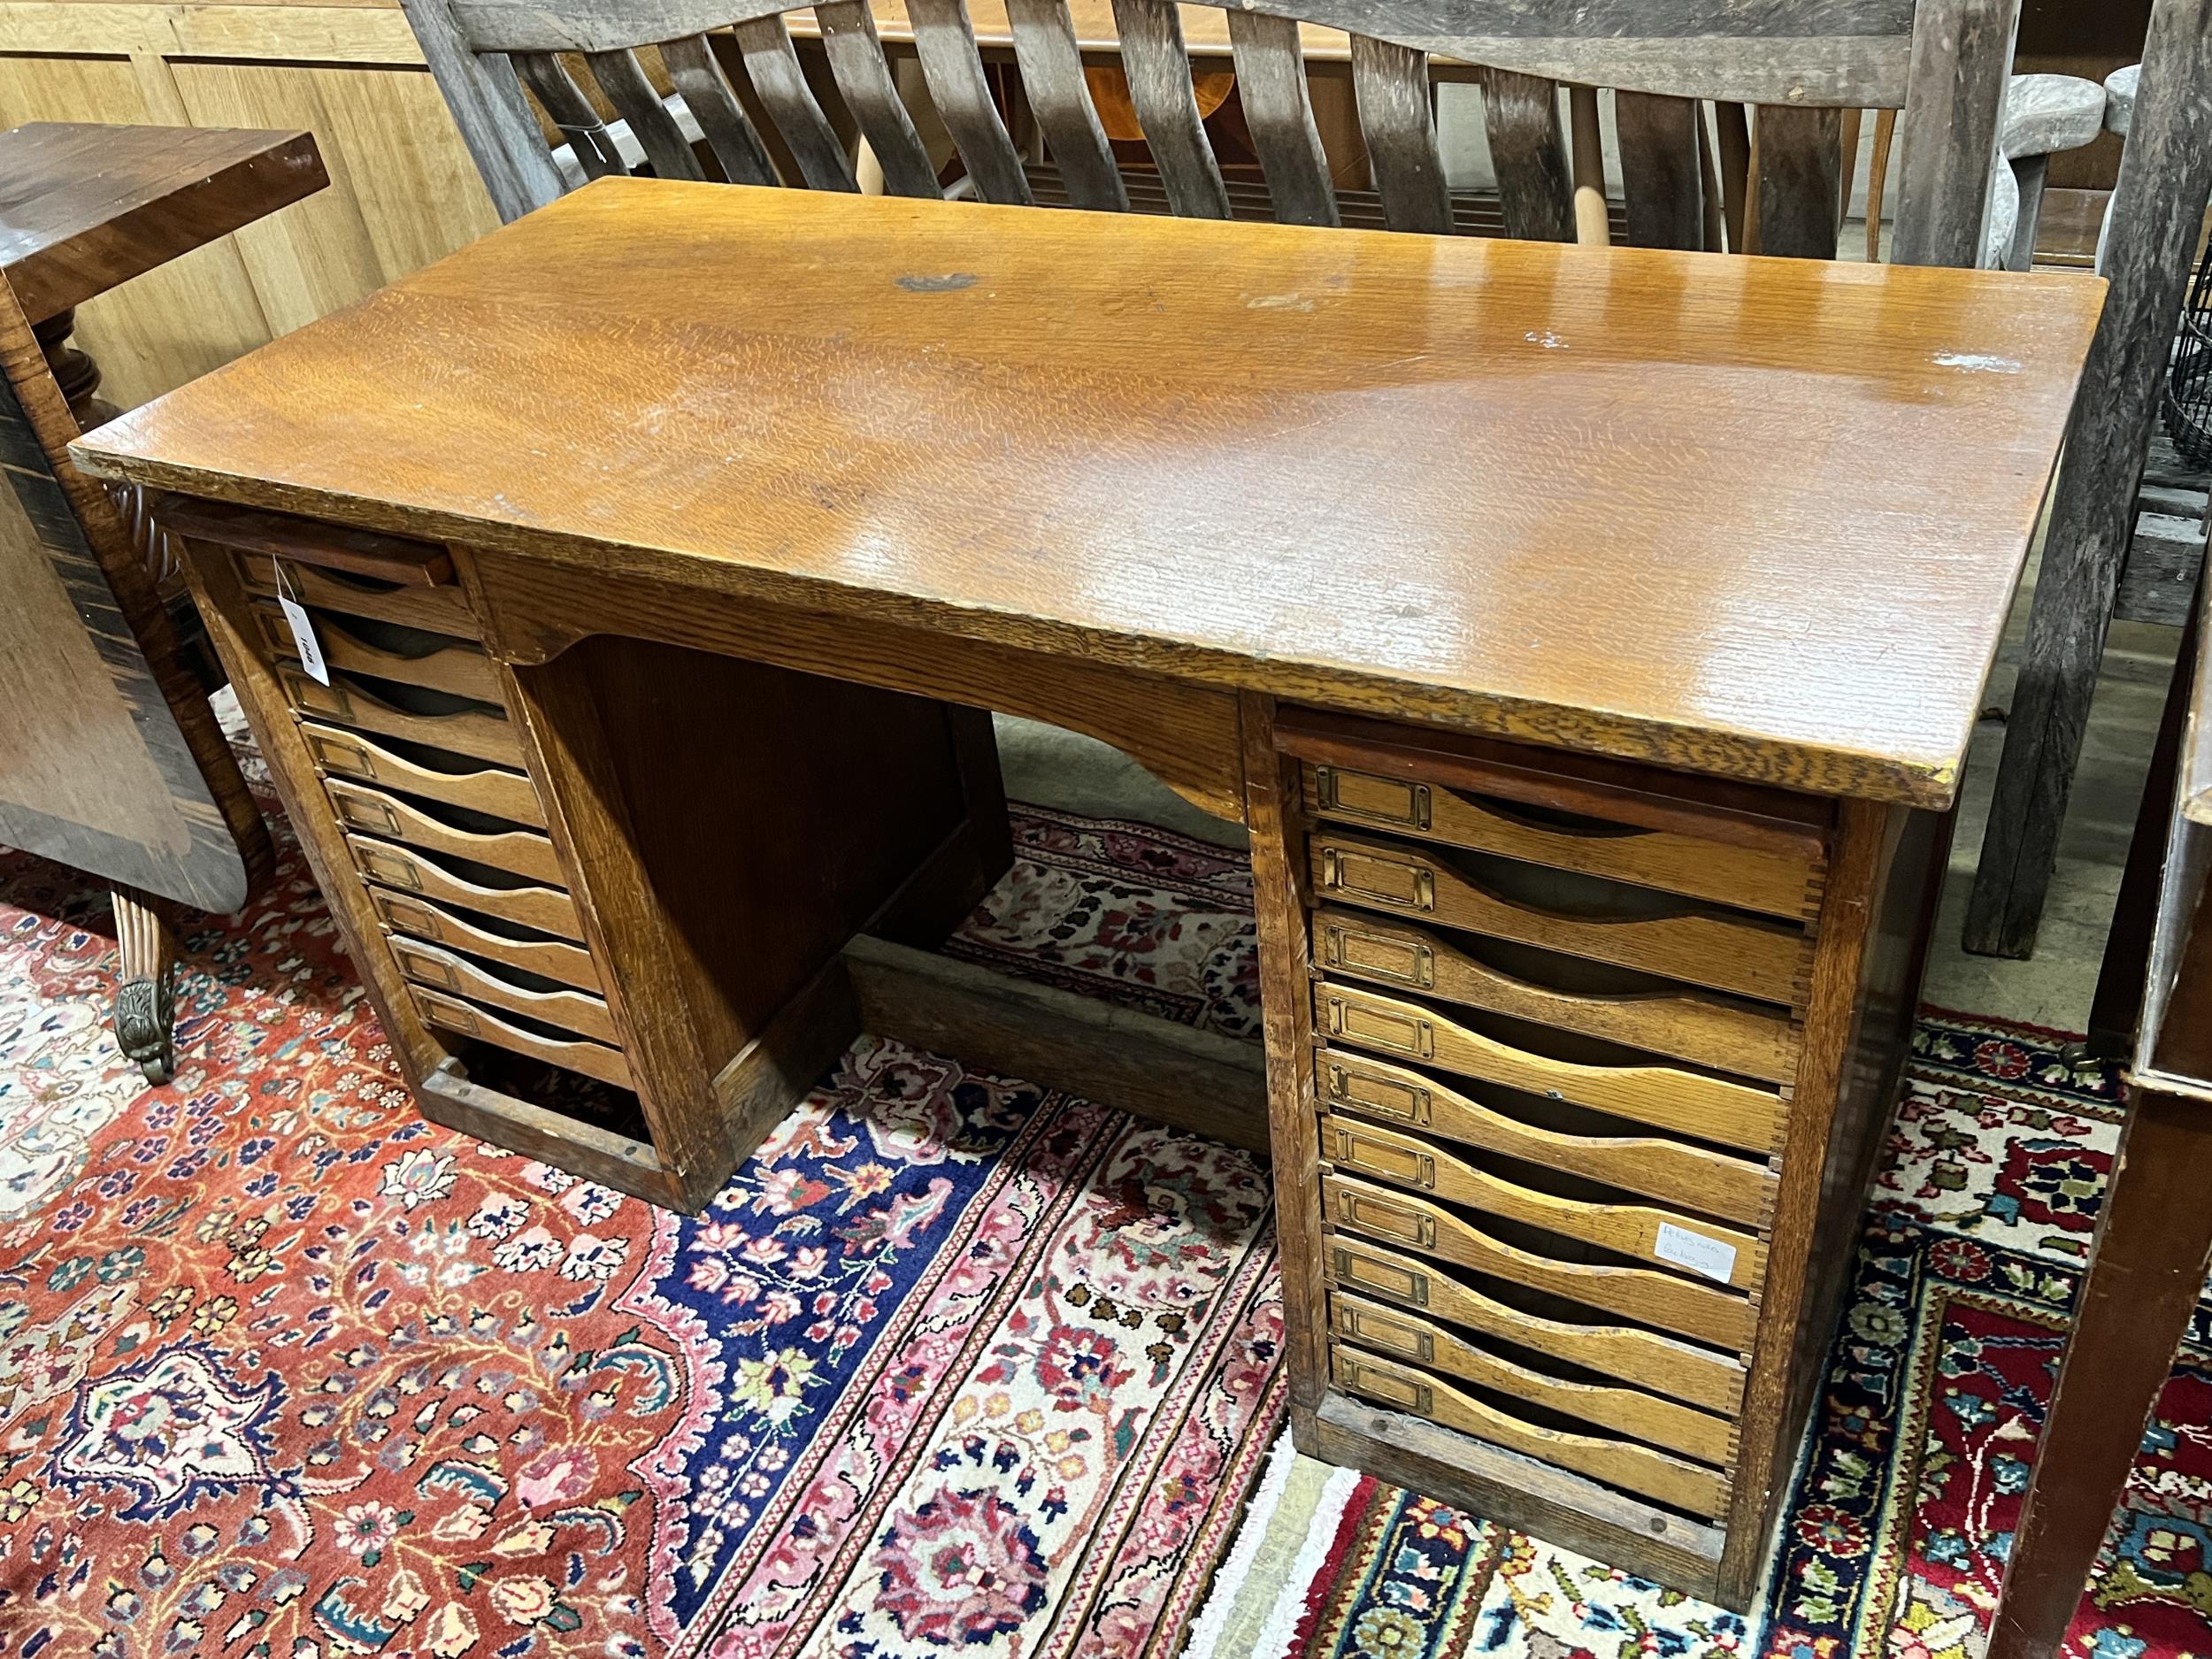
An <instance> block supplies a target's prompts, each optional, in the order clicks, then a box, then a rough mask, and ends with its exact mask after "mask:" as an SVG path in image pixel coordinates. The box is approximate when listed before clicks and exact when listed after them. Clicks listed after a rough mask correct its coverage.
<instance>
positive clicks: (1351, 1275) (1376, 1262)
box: [1334, 1245, 1429, 1308]
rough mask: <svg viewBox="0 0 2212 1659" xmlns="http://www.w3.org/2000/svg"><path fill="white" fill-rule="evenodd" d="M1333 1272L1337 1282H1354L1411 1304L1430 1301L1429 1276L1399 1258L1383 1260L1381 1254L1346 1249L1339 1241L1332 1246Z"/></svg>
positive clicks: (1419, 1306)
mask: <svg viewBox="0 0 2212 1659" xmlns="http://www.w3.org/2000/svg"><path fill="white" fill-rule="evenodd" d="M1334 1254H1335V1256H1336V1276H1337V1279H1338V1280H1339V1281H1340V1283H1343V1284H1347V1285H1356V1286H1358V1287H1359V1288H1360V1289H1362V1290H1365V1291H1371V1292H1373V1293H1374V1294H1376V1295H1378V1296H1388V1297H1389V1298H1390V1299H1391V1300H1392V1301H1394V1302H1410V1303H1411V1304H1412V1305H1413V1306H1414V1307H1417V1308H1425V1307H1427V1306H1428V1305H1429V1276H1428V1275H1427V1274H1426V1273H1425V1272H1423V1271H1421V1270H1420V1269H1419V1268H1417V1267H1414V1266H1412V1265H1410V1264H1409V1263H1402V1262H1386V1261H1385V1260H1383V1259H1382V1258H1381V1257H1380V1256H1369V1255H1367V1254H1365V1253H1364V1252H1356V1251H1353V1250H1349V1249H1347V1248H1345V1247H1344V1246H1343V1245H1338V1246H1337V1247H1336V1249H1335V1252H1334Z"/></svg>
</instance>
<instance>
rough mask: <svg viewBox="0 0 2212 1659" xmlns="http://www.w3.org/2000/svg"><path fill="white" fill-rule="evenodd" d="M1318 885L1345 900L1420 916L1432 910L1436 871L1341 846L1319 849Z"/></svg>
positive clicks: (1434, 901) (1433, 907) (1434, 899)
mask: <svg viewBox="0 0 2212 1659" xmlns="http://www.w3.org/2000/svg"><path fill="white" fill-rule="evenodd" d="M1321 885H1322V887H1323V888H1324V889H1325V890H1326V891H1328V892H1331V893H1340V894H1342V895H1345V896H1346V897H1347V898H1355V899H1365V900H1367V901H1368V902H1371V903H1374V904H1386V905H1388V906H1390V907H1391V908H1392V909H1393V910H1415V911H1418V912H1420V913H1421V914H1423V915H1426V914H1427V913H1428V912H1430V911H1432V910H1435V909H1436V872H1434V871H1433V870H1430V869H1427V868H1425V867H1424V866H1423V865H1420V864H1407V863H1405V862H1403V861H1402V860H1400V859H1396V858H1379V857H1378V856H1375V855H1374V854H1373V853H1369V852H1353V851H1351V850H1349V849H1346V848H1341V847H1324V848H1323V849H1321Z"/></svg>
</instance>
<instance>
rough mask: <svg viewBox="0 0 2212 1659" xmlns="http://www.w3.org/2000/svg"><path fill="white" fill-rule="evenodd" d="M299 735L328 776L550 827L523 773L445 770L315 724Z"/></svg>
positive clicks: (462, 759) (302, 724) (466, 761)
mask: <svg viewBox="0 0 2212 1659" xmlns="http://www.w3.org/2000/svg"><path fill="white" fill-rule="evenodd" d="M300 735H301V736H302V737H303V738H305V739H306V740H307V747H308V750H309V752H310V753H311V754H312V755H313V756H314V757H315V764H316V765H318V766H319V767H320V768H321V769H322V771H323V774H324V776H326V777H328V776H329V775H331V774H332V773H336V774H338V775H339V776H341V777H346V778H359V779H361V780H364V781H365V782H368V783H379V784H382V785H383V786H384V787H386V788H387V789H403V790H405V791H407V792H408V793H410V794H412V795H428V796H429V797H430V798H431V799H432V800H434V801H442V802H446V803H449V804H451V805H454V806H465V807H467V808H469V809H470V810H472V811H476V812H488V813H490V814H491V815H492V816H493V817H495V818H511V819H513V820H514V821H515V822H516V823H518V824H532V825H537V826H541V827H542V826H543V825H544V823H545V808H544V806H543V805H542V804H541V803H540V802H539V800H538V792H537V789H536V787H534V785H533V784H532V783H531V781H530V780H529V779H528V778H527V777H526V776H525V775H524V774H523V773H521V772H504V771H502V770H500V769H499V768H498V767H495V766H486V767H483V768H481V769H480V770H474V769H472V770H468V771H461V772H440V771H437V770H435V769H434V768H433V767H429V766H425V765H420V764H417V763H416V762H414V761H411V760H409V759H407V758H405V757H403V756H400V755H396V754H394V753H393V752H392V751H391V750H390V749H387V748H385V747H384V746H383V745H382V744H380V743H377V742H373V741H371V740H370V739H368V738H366V737H364V736H362V735H361V734H360V733H358V732H344V731H341V730H339V729H338V728H337V727H336V726H318V725H317V724H316V723H315V722H314V721H312V720H303V721H301V722H300ZM453 758H454V759H455V760H457V761H460V762H463V763H464V764H472V763H471V762H470V761H469V757H465V756H458V755H457V756H455V757H453Z"/></svg>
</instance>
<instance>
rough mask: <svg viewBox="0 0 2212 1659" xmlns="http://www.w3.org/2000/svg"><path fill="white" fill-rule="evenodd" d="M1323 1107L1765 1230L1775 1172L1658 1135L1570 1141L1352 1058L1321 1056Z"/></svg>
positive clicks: (1424, 1079)
mask: <svg viewBox="0 0 2212 1659" xmlns="http://www.w3.org/2000/svg"><path fill="white" fill-rule="evenodd" d="M1317 1082H1318V1085H1319V1087H1320V1090H1321V1097H1322V1100H1323V1101H1324V1102H1325V1103H1326V1104H1327V1105H1328V1106H1331V1107H1333V1108H1335V1109H1336V1110H1340V1111H1345V1112H1351V1113H1356V1114H1357V1115H1358V1116H1360V1117H1363V1118H1372V1119H1374V1120H1376V1121H1377V1122H1379V1123H1385V1124H1389V1125H1397V1126H1401V1127H1405V1128H1411V1129H1416V1130H1421V1131H1425V1132H1426V1133H1432V1134H1435V1135H1439V1136H1441V1137H1443V1138H1444V1139H1446V1140H1449V1141H1460V1142H1463V1143H1464V1144H1466V1145H1468V1146H1471V1147H1480V1148H1483V1149H1484V1150H1486V1151H1490V1152H1501V1153H1504V1154H1505V1155H1507V1156H1509V1157H1517V1158H1522V1159H1525V1160H1526V1161H1527V1162H1529V1163H1532V1164H1543V1165H1545V1166H1546V1167H1547V1168H1549V1169H1555V1170H1563V1171H1567V1172H1569V1173H1571V1174H1575V1175H1581V1176H1586V1177H1587V1178H1588V1179H1592V1180H1598V1181H1604V1182H1607V1183H1608V1184H1609V1185H1611V1186H1615V1187H1621V1188H1622V1189H1624V1191H1628V1192H1632V1193H1640V1194H1644V1195H1645V1196H1647V1197H1651V1198H1658V1199H1663V1200H1665V1201H1667V1202H1671V1203H1674V1204H1678V1205H1681V1206H1683V1207H1684V1208H1686V1209H1689V1210H1699V1211H1701V1212H1703V1213H1705V1214H1707V1215H1713V1216H1719V1217H1724V1218H1726V1219H1728V1220H1731V1221H1738V1222H1741V1223H1743V1224H1744V1225H1747V1226H1752V1227H1758V1226H1763V1225H1765V1223H1766V1220H1767V1217H1768V1215H1769V1213H1770V1211H1771V1210H1772V1208H1773V1202H1774V1189H1775V1179H1774V1171H1772V1170H1770V1168H1768V1167H1767V1165H1766V1164H1763V1163H1754V1162H1752V1161H1751V1160H1750V1159H1748V1158H1744V1157H1736V1156H1730V1155H1728V1154H1726V1153H1723V1152H1718V1151H1716V1150H1714V1149H1713V1148H1709V1147H1702V1146H1692V1145H1690V1144H1689V1143H1687V1142H1686V1141H1669V1140H1663V1139H1661V1138H1659V1137H1657V1136H1651V1135H1594V1134H1581V1133H1562V1132H1560V1131H1558V1130H1555V1129H1548V1128H1546V1127H1544V1126H1542V1125H1537V1124H1532V1123H1528V1122H1525V1121H1523V1120H1522V1119H1520V1118H1517V1117H1515V1116H1513V1115H1511V1114H1510V1113H1509V1112H1507V1111H1503V1110H1494V1109H1493V1108H1491V1107H1489V1106H1486V1105H1484V1104H1482V1103H1481V1102H1478V1101H1474V1100H1471V1099H1469V1098H1468V1097H1467V1096H1466V1095H1464V1094H1460V1093H1459V1092H1458V1091H1457V1090H1455V1089H1452V1088H1448V1087H1445V1086H1444V1085H1443V1084H1441V1083H1440V1082H1438V1081H1436V1079H1433V1078H1431V1077H1428V1076H1426V1075H1425V1074H1424V1073H1422V1072H1419V1071H1412V1070H1410V1069H1409V1068H1407V1067H1405V1066H1400V1065H1393V1064H1390V1063H1389V1062H1388V1061H1386V1060H1377V1059H1372V1058H1371V1057H1370V1056H1366V1055H1363V1054H1355V1053H1353V1052H1351V1051H1350V1050H1348V1049H1337V1048H1330V1049H1326V1050H1325V1051H1324V1052H1323V1053H1322V1054H1321V1056H1320V1057H1319V1071H1318V1077H1317Z"/></svg>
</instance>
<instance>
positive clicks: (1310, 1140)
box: [1241, 693, 1329, 1456]
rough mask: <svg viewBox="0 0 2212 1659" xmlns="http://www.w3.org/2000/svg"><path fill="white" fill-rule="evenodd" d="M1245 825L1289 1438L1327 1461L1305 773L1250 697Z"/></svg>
mask: <svg viewBox="0 0 2212 1659" xmlns="http://www.w3.org/2000/svg"><path fill="white" fill-rule="evenodd" d="M1241 704H1242V713H1243V725H1244V789H1245V820H1246V823H1247V825H1248V827H1249V828H1250V830H1251V833H1252V885H1253V895H1252V898H1253V907H1254V910H1255V911H1256V918H1257V923H1258V927H1259V936H1260V939H1259V943H1260V1008H1261V1023H1262V1026H1263V1030H1264V1032H1265V1034H1266V1041H1267V1117H1268V1141H1269V1149H1270V1151H1271V1153H1272V1155H1273V1158H1274V1164H1275V1236H1276V1239H1277V1240H1278V1242H1279V1245H1280V1248H1281V1250H1282V1259H1283V1325H1284V1340H1285V1344H1286V1349H1287V1354H1286V1357H1287V1361H1288V1363H1289V1366H1290V1431H1291V1437H1292V1439H1293V1440H1294V1442H1295V1443H1296V1444H1297V1446H1298V1448H1300V1449H1301V1450H1302V1451H1304V1452H1305V1453H1307V1454H1308V1455H1311V1456H1319V1455H1323V1454H1322V1450H1321V1447H1320V1441H1319V1438H1318V1436H1317V1432H1316V1428H1315V1413H1316V1412H1317V1411H1318V1410H1319V1409H1320V1408H1321V1401H1322V1396H1323V1395H1325V1394H1326V1393H1327V1392H1328V1386H1329V1377H1328V1349H1327V1344H1326V1341H1325V1338H1324V1334H1323V1333H1324V1331H1325V1328H1326V1324H1327V1317H1328V1315H1327V1307H1328V1299H1327V1292H1326V1290H1325V1287H1324V1283H1323V1277H1322V1262H1321V1162H1320V1152H1321V1137H1320V1131H1319V1128H1318V1126H1317V1123H1316V1121H1315V1118H1314V1102H1315V1099H1316V1095H1315V1092H1314V1082H1313V970H1312V959H1311V944H1312V941H1311V938H1310V935H1309V933H1308V932H1307V929H1306V900H1307V895H1306V890H1305V866H1304V862H1303V859H1302V856H1298V855H1301V854H1302V847H1301V846H1297V845H1294V842H1295V841H1296V840H1297V837H1298V805H1297V803H1298V764H1297V763H1296V762H1295V761H1294V760H1291V759H1290V758H1289V757H1286V756H1285V755H1282V754H1280V753H1279V752H1278V751H1277V749H1276V748H1275V704H1274V700H1273V699H1272V698H1271V697H1263V696H1259V695H1254V694H1251V693H1247V694H1245V695H1244V696H1243V697H1242V698H1241Z"/></svg>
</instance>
